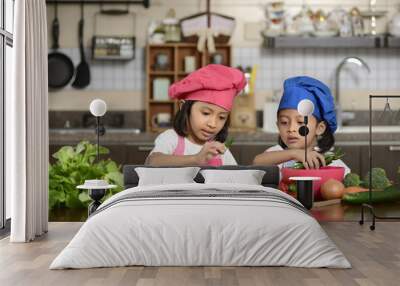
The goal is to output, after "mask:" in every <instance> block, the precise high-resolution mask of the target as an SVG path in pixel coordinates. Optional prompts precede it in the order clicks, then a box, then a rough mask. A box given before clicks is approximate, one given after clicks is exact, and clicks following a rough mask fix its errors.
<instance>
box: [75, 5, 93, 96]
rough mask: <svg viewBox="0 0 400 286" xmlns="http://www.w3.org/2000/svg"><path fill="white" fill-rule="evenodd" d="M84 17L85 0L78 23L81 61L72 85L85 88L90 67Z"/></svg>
mask: <svg viewBox="0 0 400 286" xmlns="http://www.w3.org/2000/svg"><path fill="white" fill-rule="evenodd" d="M83 18H84V10H83V0H81V19H80V20H79V24H78V35H79V36H78V38H79V52H80V54H81V62H80V63H79V65H78V66H77V67H76V75H75V79H74V82H73V83H72V86H73V87H75V88H85V87H87V86H88V85H89V83H90V69H89V64H88V63H87V61H86V59H85V50H84V46H83V31H84V30H83V29H84V25H85V22H84V20H83Z"/></svg>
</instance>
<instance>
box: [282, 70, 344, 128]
mask: <svg viewBox="0 0 400 286" xmlns="http://www.w3.org/2000/svg"><path fill="white" fill-rule="evenodd" d="M283 89H284V90H283V95H282V98H281V102H280V103H279V107H278V110H281V109H296V110H297V104H298V103H299V102H300V101H301V100H302V99H309V100H311V101H312V102H313V103H314V112H313V115H314V116H315V117H316V118H317V119H318V120H319V121H322V120H325V121H326V122H327V123H328V127H329V129H330V130H331V132H332V133H334V132H335V131H336V128H337V124H336V113H335V104H334V101H333V97H332V95H331V91H330V90H329V88H328V87H327V86H326V85H325V84H324V83H322V82H320V81H319V80H316V79H314V78H311V77H308V76H298V77H292V78H288V79H287V80H285V82H284V83H283Z"/></svg>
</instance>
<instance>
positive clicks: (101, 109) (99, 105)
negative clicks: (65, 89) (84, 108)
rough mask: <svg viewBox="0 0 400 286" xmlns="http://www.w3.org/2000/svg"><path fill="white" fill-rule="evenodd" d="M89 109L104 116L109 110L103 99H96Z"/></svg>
mask: <svg viewBox="0 0 400 286" xmlns="http://www.w3.org/2000/svg"><path fill="white" fill-rule="evenodd" d="M89 109H90V113H92V114H93V115H94V116H103V115H104V114H105V113H106V111H107V104H106V102H105V101H104V100H102V99H94V100H92V102H91V103H90V107H89Z"/></svg>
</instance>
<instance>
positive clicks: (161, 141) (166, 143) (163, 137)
mask: <svg viewBox="0 0 400 286" xmlns="http://www.w3.org/2000/svg"><path fill="white" fill-rule="evenodd" d="M154 145H155V146H154V148H153V150H151V152H150V154H151V153H154V152H160V153H163V154H167V155H172V154H173V153H174V151H175V149H176V147H177V145H178V134H177V133H176V132H175V130H174V129H168V130H166V131H164V132H163V133H161V134H160V135H158V136H157V138H156V140H155V141H154ZM201 148H203V145H198V144H195V143H193V142H191V141H190V140H188V139H187V138H185V151H184V153H183V155H195V154H197V153H199V152H200V150H201ZM221 158H222V163H223V164H224V165H237V163H236V160H235V158H233V155H232V153H231V151H229V149H228V150H226V151H225V153H224V154H222V155H221Z"/></svg>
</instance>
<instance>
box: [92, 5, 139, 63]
mask: <svg viewBox="0 0 400 286" xmlns="http://www.w3.org/2000/svg"><path fill="white" fill-rule="evenodd" d="M107 23H108V24H107ZM135 23H136V14H135V13H133V12H129V6H128V5H127V7H126V9H122V10H121V9H108V10H105V9H103V5H100V12H98V13H96V14H95V17H94V36H93V39H92V57H93V59H94V60H132V59H134V58H135V44H136V43H135V42H136V38H135V34H136V32H135V28H136V27H135ZM99 26H100V27H99ZM115 27H118V28H119V32H118V33H116V32H115ZM100 31H101V32H100Z"/></svg>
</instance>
